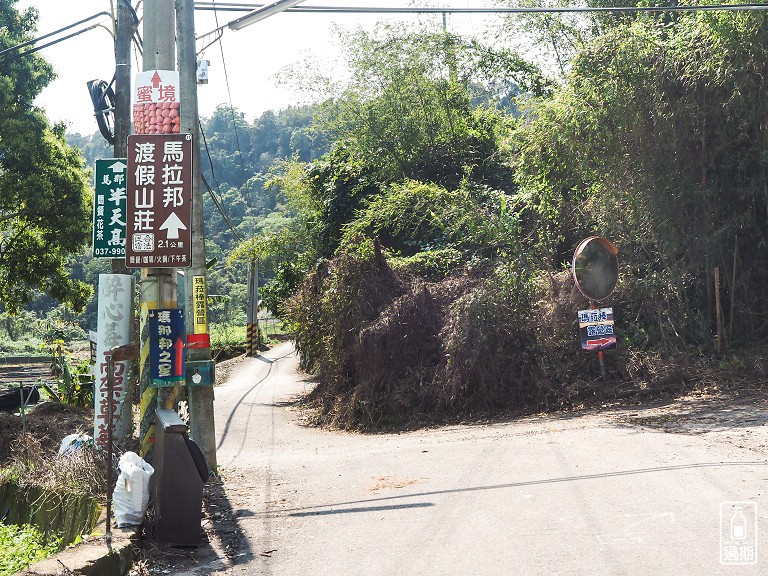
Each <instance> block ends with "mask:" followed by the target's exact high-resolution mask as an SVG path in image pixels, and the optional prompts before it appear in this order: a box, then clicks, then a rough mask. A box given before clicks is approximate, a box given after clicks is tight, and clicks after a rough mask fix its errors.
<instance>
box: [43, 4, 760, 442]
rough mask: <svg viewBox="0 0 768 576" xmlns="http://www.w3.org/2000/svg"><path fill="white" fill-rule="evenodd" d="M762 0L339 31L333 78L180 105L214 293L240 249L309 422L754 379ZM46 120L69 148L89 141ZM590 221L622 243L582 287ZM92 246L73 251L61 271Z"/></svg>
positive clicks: (406, 420) (227, 278) (359, 422)
mask: <svg viewBox="0 0 768 576" xmlns="http://www.w3.org/2000/svg"><path fill="white" fill-rule="evenodd" d="M766 20H768V18H767V17H766V16H765V15H764V14H763V13H762V12H757V11H750V12H726V11H710V12H700V13H696V12H691V13H675V14H671V13H666V14H665V13H661V14H643V13H639V14H622V15H611V14H609V13H601V14H596V15H591V16H586V15H584V16H581V17H578V18H576V17H572V16H562V17H554V16H551V15H550V16H541V17H533V16H530V15H524V16H516V17H510V18H509V19H506V20H504V21H503V24H502V25H500V27H499V28H498V30H497V31H496V32H497V36H496V38H495V40H494V41H493V42H483V41H480V40H477V39H468V38H461V37H458V36H454V35H451V34H448V33H445V32H435V31H432V30H425V29H422V28H409V27H398V26H385V25H382V26H380V27H379V28H378V29H377V30H376V31H374V32H365V31H360V30H358V31H353V32H348V33H345V34H344V35H343V44H344V54H345V57H346V60H347V62H346V64H347V67H348V69H349V75H348V76H347V77H346V79H345V80H344V81H339V80H338V79H337V78H327V77H324V76H323V74H322V70H321V69H320V68H314V69H312V68H311V67H307V68H305V69H297V70H299V72H297V71H293V73H290V72H287V73H286V74H285V78H287V79H290V80H292V81H293V82H295V83H297V84H298V85H299V87H301V88H302V89H303V90H304V91H305V92H309V93H311V94H312V95H313V97H314V100H315V103H314V104H313V105H311V106H306V107H294V108H287V109H285V110H282V111H277V112H267V113H265V114H263V115H262V116H260V117H259V118H256V119H254V120H253V121H249V120H248V119H246V118H245V117H244V115H243V114H242V113H240V112H238V111H237V110H232V109H230V108H229V107H227V106H221V107H219V108H218V109H217V110H216V111H215V113H214V114H212V116H211V117H210V118H205V119H204V120H203V131H204V134H205V138H204V140H203V142H201V149H202V158H203V173H204V176H205V180H206V183H207V186H208V187H209V190H206V191H205V192H204V199H205V211H206V225H207V229H206V234H207V241H208V257H209V259H215V260H216V263H215V264H214V265H213V267H212V268H211V270H210V271H209V274H210V276H209V282H210V291H211V293H213V294H216V295H220V296H223V298H218V299H215V302H214V303H213V304H212V315H211V316H212V319H213V320H214V322H224V321H229V322H242V321H243V320H244V319H243V317H242V315H243V312H244V310H245V293H246V271H247V264H248V263H249V262H251V261H253V260H258V261H259V263H260V266H261V271H262V289H263V291H262V295H263V298H264V301H265V303H266V305H267V307H268V308H270V309H271V310H272V311H273V312H275V313H276V314H278V315H280V316H281V317H282V318H283V319H284V320H285V322H286V323H287V324H288V325H289V326H290V329H291V330H292V332H293V334H294V336H295V338H296V343H297V347H298V349H299V351H300V353H301V362H302V365H303V367H304V368H305V369H306V370H308V371H310V372H312V373H314V374H315V375H316V376H317V378H318V386H317V388H316V389H315V392H314V394H313V401H314V403H315V407H316V408H317V416H318V422H321V423H325V424H333V425H341V426H347V427H356V428H376V427H381V426H402V425H406V424H414V423H423V422H434V421H442V420H450V419H456V418H462V417H466V416H477V415H487V414H492V413H499V412H503V411H509V410H512V411H515V412H525V411H531V410H540V409H557V408H570V407H578V406H582V405H584V404H587V403H590V402H606V401H634V400H637V399H642V398H646V397H655V396H659V395H668V394H677V393H680V392H686V391H690V390H692V389H695V388H697V387H701V388H712V387H716V386H724V385H732V384H734V383H738V381H740V379H750V380H755V381H762V380H764V379H765V371H766V366H768V356H767V355H766V350H765V345H764V343H765V341H766V338H767V337H768V300H766V298H765V295H764V293H765V289H764V286H765V285H766V281H768V277H767V276H768V171H767V168H768V165H767V164H766V158H768V139H766V130H765V127H766V126H767V125H768V107H766V98H765V90H766V89H765V86H764V78H765V77H766V76H768V53H767V51H768V42H767V41H768V28H767V27H766V24H768V22H767V21H766ZM522 35H525V37H527V38H529V40H530V41H529V46H528V48H529V50H528V51H525V50H523V48H524V47H523V46H520V45H516V43H515V42H514V40H516V39H518V38H520V37H521V36H522ZM532 46H533V49H531V47H532ZM69 140H70V142H71V143H72V144H75V145H76V146H77V147H79V148H80V149H81V150H82V151H83V153H84V154H85V155H86V156H88V157H89V158H88V162H87V164H88V165H91V164H92V161H93V159H94V157H95V156H99V155H109V154H108V151H106V150H105V148H104V146H103V144H102V143H101V142H99V141H98V138H94V137H82V136H79V135H74V136H70V138H69ZM592 235H597V236H602V237H606V238H609V239H610V240H611V241H612V242H613V243H614V244H615V245H616V246H617V247H618V250H619V262H620V268H619V281H618V285H617V288H616V290H615V291H614V293H613V294H612V295H611V296H610V298H608V299H606V300H605V301H602V302H589V301H588V300H587V299H586V298H585V297H583V296H582V295H581V294H580V293H579V292H578V291H577V290H576V289H575V288H574V283H573V280H572V278H571V275H570V272H569V270H568V269H569V264H570V260H571V257H572V254H573V250H574V248H575V247H576V246H577V244H578V243H579V241H580V240H582V239H583V238H585V237H588V236H592ZM102 268H103V265H102V264H101V263H97V262H93V261H91V260H90V258H89V257H87V256H85V255H81V256H79V257H77V259H76V260H75V262H74V272H73V277H75V278H82V279H83V280H85V281H86V284H87V283H93V281H94V280H95V274H96V273H97V272H98V271H99V270H100V269H102ZM52 305H53V302H52V301H47V300H44V299H38V301H37V302H36V304H35V306H38V307H39V306H52ZM591 305H598V306H606V307H612V308H613V310H614V317H615V319H616V331H617V334H618V350H616V351H611V352H610V353H607V354H606V372H605V374H604V375H602V374H601V370H600V368H599V365H598V362H597V360H596V358H595V355H594V354H592V353H585V352H582V350H581V346H580V342H579V332H578V321H577V312H578V310H580V309H585V308H588V307H590V306H591ZM81 323H82V324H83V325H87V324H88V323H89V316H88V314H87V313H86V315H85V316H83V317H81Z"/></svg>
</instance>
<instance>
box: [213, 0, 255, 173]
mask: <svg viewBox="0 0 768 576" xmlns="http://www.w3.org/2000/svg"><path fill="white" fill-rule="evenodd" d="M212 4H213V6H214V13H213V15H214V18H215V19H216V26H217V27H218V29H221V27H220V26H219V14H218V12H216V10H215V6H216V2H215V1H214V2H212ZM215 42H216V40H214V41H213V42H211V44H213V43H215ZM218 42H219V50H220V51H221V64H222V67H223V68H224V82H225V84H226V85H227V97H228V98H229V112H230V115H231V116H232V127H233V128H234V130H235V145H236V146H237V153H238V158H239V160H240V171H241V173H242V175H243V184H247V182H248V178H247V177H246V175H245V166H244V165H243V151H242V150H241V148H240V133H239V131H238V129H237V118H235V106H234V105H233V104H232V89H231V88H230V85H229V72H228V71H227V60H226V58H225V57H224V43H223V42H222V41H221V35H220V36H219V38H218Z"/></svg>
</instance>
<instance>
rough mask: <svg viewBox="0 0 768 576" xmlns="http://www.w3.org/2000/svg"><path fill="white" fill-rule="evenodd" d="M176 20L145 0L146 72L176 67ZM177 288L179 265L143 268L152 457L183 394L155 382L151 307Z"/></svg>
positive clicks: (145, 452) (143, 379)
mask: <svg viewBox="0 0 768 576" xmlns="http://www.w3.org/2000/svg"><path fill="white" fill-rule="evenodd" d="M175 23H176V11H175V7H174V0H145V2H144V61H143V70H144V71H145V72H146V71H149V70H175V69H176V50H175V48H176V41H175V36H176V27H175ZM193 148H194V147H193ZM129 152H130V151H129ZM130 176H131V175H129V177H130ZM129 225H130V223H129ZM176 292H177V283H176V269H175V268H142V269H141V282H140V294H139V302H140V306H141V310H140V317H141V348H140V354H139V357H140V360H139V374H140V375H139V381H140V391H141V423H140V428H139V434H140V435H139V442H140V450H141V455H142V456H144V457H150V458H151V453H152V446H153V441H154V430H155V408H156V407H160V408H172V407H173V405H174V404H175V403H176V401H177V400H178V395H179V387H178V386H175V387H174V388H172V389H170V391H168V390H165V389H163V391H162V393H161V394H158V389H156V388H153V387H152V386H151V375H150V365H149V356H150V354H149V311H150V310H156V309H158V308H176V307H177V296H176Z"/></svg>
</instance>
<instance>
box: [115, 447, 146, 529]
mask: <svg viewBox="0 0 768 576" xmlns="http://www.w3.org/2000/svg"><path fill="white" fill-rule="evenodd" d="M119 466H120V475H119V476H118V477H117V484H116V485H115V491H114V492H113V493H112V502H113V504H114V508H115V523H116V524H117V526H118V528H122V527H123V526H137V525H139V524H141V523H142V521H143V520H144V514H145V513H146V511H147V505H148V504H149V477H150V476H152V474H154V473H155V469H154V468H152V466H150V465H149V464H147V463H146V462H145V461H144V459H143V458H141V457H140V456H139V455H138V454H136V453H135V452H126V453H125V454H123V455H122V456H121V457H120V463H119Z"/></svg>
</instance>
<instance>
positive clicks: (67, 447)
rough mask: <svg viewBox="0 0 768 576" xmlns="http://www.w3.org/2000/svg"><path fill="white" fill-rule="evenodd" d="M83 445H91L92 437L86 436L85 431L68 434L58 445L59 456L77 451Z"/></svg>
mask: <svg viewBox="0 0 768 576" xmlns="http://www.w3.org/2000/svg"><path fill="white" fill-rule="evenodd" d="M85 446H93V438H91V437H90V436H88V434H86V433H85V432H80V433H79V434H70V435H69V436H65V437H64V439H63V440H62V441H61V445H60V446H59V456H66V455H67V454H71V453H73V452H77V451H78V450H80V449H81V448H84V447H85Z"/></svg>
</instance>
